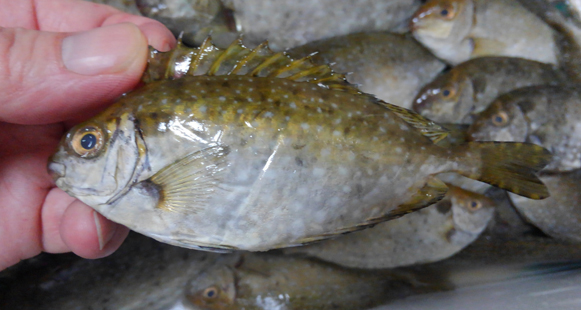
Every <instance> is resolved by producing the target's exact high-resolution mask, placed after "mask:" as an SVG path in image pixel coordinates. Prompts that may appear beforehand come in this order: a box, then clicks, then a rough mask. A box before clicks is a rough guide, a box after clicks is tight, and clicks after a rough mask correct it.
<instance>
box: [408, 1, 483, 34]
mask: <svg viewBox="0 0 581 310" xmlns="http://www.w3.org/2000/svg"><path fill="white" fill-rule="evenodd" d="M471 2H472V1H471V0H429V1H427V2H426V3H425V4H423V5H422V6H421V7H420V8H419V9H418V11H416V13H415V14H414V15H413V16H412V19H411V22H410V28H411V30H412V32H413V33H414V35H420V36H422V37H425V36H428V37H431V38H435V39H442V40H445V39H448V38H452V37H455V36H457V35H458V34H459V33H460V32H465V31H466V30H467V29H468V30H469V29H470V28H471V25H472V11H471V9H472V5H471Z"/></svg>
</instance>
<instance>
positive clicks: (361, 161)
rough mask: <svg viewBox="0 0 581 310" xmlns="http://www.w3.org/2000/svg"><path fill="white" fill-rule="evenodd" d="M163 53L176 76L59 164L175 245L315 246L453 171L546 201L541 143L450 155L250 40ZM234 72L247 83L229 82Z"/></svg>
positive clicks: (133, 102) (388, 213) (84, 196)
mask: <svg viewBox="0 0 581 310" xmlns="http://www.w3.org/2000/svg"><path fill="white" fill-rule="evenodd" d="M176 52H177V54H176ZM181 52H184V53H185V54H187V55H189V56H187V57H190V59H191V64H190V66H194V65H195V66H194V67H190V69H187V68H188V66H187V65H186V70H185V71H187V72H190V71H191V72H194V73H195V72H198V70H201V73H200V74H202V75H194V76H192V75H190V74H187V75H185V76H181V77H179V76H180V75H181V73H180V72H182V71H180V70H181V69H180V70H177V69H176V68H174V65H175V66H181V62H177V63H175V62H174V60H172V59H174V58H176V57H177V58H180V59H181V57H182V56H180V55H182V54H180V53H181ZM264 52H266V54H265V55H266V56H264V57H266V58H263V60H260V57H263V56H261V55H263V53H264ZM213 53H214V54H213ZM164 55H166V56H169V58H164V59H166V60H167V59H169V60H168V63H167V67H162V68H157V69H161V70H157V69H155V68H154V69H151V70H148V72H149V74H148V76H147V77H146V80H147V81H150V82H149V83H148V84H146V85H145V86H144V87H142V88H140V89H138V90H136V91H134V92H132V93H129V94H127V95H126V96H124V97H123V98H121V99H120V100H119V101H118V102H117V103H116V104H114V105H112V106H111V107H109V108H108V109H107V110H105V111H103V112H102V113H101V114H100V115H98V116H96V117H95V118H93V119H91V120H88V121H87V122H85V123H82V124H79V125H77V126H75V127H74V128H72V129H71V130H70V131H69V133H67V135H66V136H65V137H64V138H63V140H62V141H61V145H60V146H59V149H58V151H57V153H55V155H53V157H52V159H51V162H50V163H49V170H51V174H52V175H53V176H55V182H56V184H57V186H59V187H60V188H62V189H63V190H65V191H66V192H68V193H69V194H70V195H72V196H74V197H77V198H78V199H80V200H81V201H83V202H85V203H86V204H88V205H90V206H92V207H93V208H95V209H96V210H98V211H99V212H100V213H102V214H103V215H105V216H106V217H108V218H110V219H113V220H114V221H116V222H119V223H122V224H124V225H126V226H128V227H130V228H131V229H133V230H135V231H138V232H141V233H144V234H146V235H148V236H151V237H153V238H156V239H158V240H161V241H163V242H167V243H170V244H174V245H179V246H184V247H191V248H196V249H204V250H216V251H228V250H233V249H245V250H253V251H258V250H268V249H272V248H279V247H287V246H291V245H298V244H304V243H308V242H313V241H317V240H320V239H325V238H329V237H331V236H334V235H337V234H341V233H346V232H350V231H354V230H360V229H363V228H365V227H367V226H369V225H373V224H376V223H378V222H381V221H385V220H389V219H393V218H396V217H398V216H401V215H403V214H406V213H409V212H412V211H414V210H417V209H419V208H422V207H425V206H427V205H429V204H431V203H434V202H435V201H437V200H439V199H440V198H441V197H443V195H444V194H445V192H446V191H447V187H446V186H445V185H444V184H443V183H441V182H439V181H438V180H437V179H436V178H434V177H433V175H434V174H437V173H441V172H447V171H455V172H458V173H460V174H462V175H465V176H468V177H471V178H475V179H479V180H483V181H485V182H488V183H491V184H496V185H498V186H499V187H501V188H505V189H509V190H513V191H515V192H517V193H519V194H523V195H527V196H528V197H533V198H537V199H539V198H543V197H545V195H546V193H547V192H546V188H545V187H544V186H543V185H542V184H541V183H540V181H538V180H537V179H536V177H534V174H533V172H534V171H537V170H539V169H541V168H542V167H544V165H545V163H546V161H547V160H548V152H547V151H546V150H544V149H542V148H541V147H538V146H535V145H524V144H502V143H500V144H499V143H468V144H466V145H461V146H455V147H448V148H443V147H440V146H437V145H435V144H434V143H433V141H432V140H431V139H434V141H437V140H439V139H441V138H442V137H443V135H444V134H445V131H442V128H441V127H440V126H438V125H437V124H434V123H433V122H431V121H428V120H426V119H423V118H421V117H420V116H419V115H417V114H415V113H413V112H411V111H409V110H405V109H402V108H400V107H397V106H393V105H389V104H387V103H385V102H381V101H379V100H377V99H376V98H374V97H372V96H370V95H367V94H364V93H361V92H359V90H357V89H356V88H354V87H352V86H350V85H348V84H346V83H345V82H344V80H343V78H342V77H341V75H336V74H334V73H332V72H330V69H329V68H328V67H326V66H313V65H310V64H308V62H307V61H308V59H302V60H297V61H292V62H291V61H290V60H289V59H287V58H285V57H286V56H284V54H282V53H276V54H273V53H272V52H269V51H268V48H264V47H262V49H256V50H253V51H252V50H248V49H245V48H244V47H243V46H241V45H239V42H234V43H233V46H232V47H230V48H228V49H227V50H226V51H223V50H217V49H215V48H214V47H212V46H210V45H204V46H203V47H202V48H199V49H191V50H185V51H182V50H176V51H174V52H171V53H168V54H164ZM241 55H242V56H243V57H245V58H240V56H241ZM174 56H175V57H174ZM202 56H203V57H202ZM213 57H215V58H213ZM248 57H253V58H252V61H251V62H254V63H253V64H252V65H251V66H250V67H240V65H242V64H247V63H248V59H249V58H248ZM257 57H258V58H257ZM162 58H163V57H162ZM200 59H201V60H203V61H202V62H200V61H201V60H200ZM255 60H259V61H258V62H257V63H256V62H255ZM204 61H206V62H204ZM208 61H209V62H208ZM273 63H277V64H278V65H280V67H276V66H274V67H273ZM192 64H194V65H192ZM228 64H234V67H229V66H228ZM305 66H306V67H305ZM174 69H176V70H174ZM294 69H297V70H298V72H294V71H292V70H294ZM232 70H242V71H237V72H241V74H243V75H220V72H231V71H232ZM289 70H291V71H290V72H289ZM158 71H161V72H165V74H161V75H160V76H159V80H157V81H155V80H156V79H157V78H155V77H156V76H157V75H156V74H157V73H156V72H158ZM245 72H247V73H245ZM251 72H257V73H256V75H257V76H255V75H253V74H250V73H251ZM280 72H282V73H283V74H286V76H289V77H288V78H284V77H276V76H278V74H279V73H280ZM216 73H218V75H214V74H216ZM176 74H177V77H176ZM260 74H264V75H265V76H261V75H260ZM312 74H315V77H316V78H313V79H310V76H312ZM293 76H295V77H299V78H300V79H299V80H293V78H292V77H293ZM171 78H175V79H171ZM303 78H308V79H307V80H302V79H303ZM309 79H310V80H309ZM87 148H88V149H87ZM523 152H526V153H527V154H526V156H523ZM513 168H514V169H517V170H518V171H519V172H518V173H519V174H520V173H522V174H523V175H518V176H517V175H515V174H513V172H512V171H511V169H513ZM523 168H524V169H523ZM529 169H530V171H529ZM525 170H526V171H525ZM524 174H526V175H524ZM498 175H502V176H503V177H502V179H499V178H498V177H497V176H498ZM386 201H389V204H386V203H385V202H386Z"/></svg>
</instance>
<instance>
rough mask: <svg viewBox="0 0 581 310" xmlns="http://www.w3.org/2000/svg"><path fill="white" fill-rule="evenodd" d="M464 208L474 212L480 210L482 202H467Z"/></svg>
mask: <svg viewBox="0 0 581 310" xmlns="http://www.w3.org/2000/svg"><path fill="white" fill-rule="evenodd" d="M466 206H467V207H468V210H470V211H476V210H479V209H480V208H482V202H480V201H478V200H468V201H467V203H466Z"/></svg>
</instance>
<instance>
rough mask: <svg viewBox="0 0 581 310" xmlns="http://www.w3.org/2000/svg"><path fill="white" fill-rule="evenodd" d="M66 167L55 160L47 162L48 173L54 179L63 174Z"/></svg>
mask: <svg viewBox="0 0 581 310" xmlns="http://www.w3.org/2000/svg"><path fill="white" fill-rule="evenodd" d="M65 171H66V167H65V165H63V164H61V163H57V162H54V161H53V162H50V163H49V164H48V173H49V174H50V176H51V177H52V179H53V180H54V181H56V180H58V179H59V178H62V177H64V176H65Z"/></svg>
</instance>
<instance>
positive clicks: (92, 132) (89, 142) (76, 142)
mask: <svg viewBox="0 0 581 310" xmlns="http://www.w3.org/2000/svg"><path fill="white" fill-rule="evenodd" d="M104 140H105V139H104V135H103V131H102V130H101V129H100V128H97V127H93V126H87V127H83V128H81V129H79V130H77V131H76V132H75V134H74V135H73V137H72V139H71V148H72V149H73V151H75V153H77V155H79V156H81V157H84V158H90V157H92V156H94V155H96V154H97V153H98V152H99V151H100V150H101V148H102V147H103V143H104Z"/></svg>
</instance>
